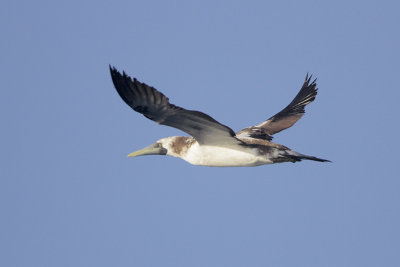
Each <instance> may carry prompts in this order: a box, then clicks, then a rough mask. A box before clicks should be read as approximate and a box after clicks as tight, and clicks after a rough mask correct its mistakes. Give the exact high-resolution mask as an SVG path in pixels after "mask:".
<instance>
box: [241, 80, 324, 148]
mask: <svg viewBox="0 0 400 267" xmlns="http://www.w3.org/2000/svg"><path fill="white" fill-rule="evenodd" d="M311 77H312V75H310V77H308V74H307V76H306V79H305V81H304V84H303V86H302V87H301V89H300V92H299V93H298V94H297V95H296V97H295V98H294V99H293V101H292V102H291V103H290V104H289V105H288V106H287V107H285V108H284V109H282V110H281V111H280V112H278V113H276V114H275V115H274V116H272V117H271V118H269V119H268V120H266V121H264V122H262V123H260V124H258V125H255V126H251V127H248V128H245V129H243V130H240V131H239V132H237V133H236V136H237V137H238V138H256V139H264V140H269V141H270V140H272V135H273V134H275V133H278V132H280V131H282V130H285V129H287V128H289V127H291V126H292V125H293V124H295V123H296V122H297V121H298V120H299V119H300V118H301V117H302V116H303V115H304V112H305V110H304V107H305V106H306V105H308V104H309V103H311V102H312V101H314V99H315V96H316V95H317V90H318V89H317V84H316V80H317V79H315V80H314V81H313V82H311ZM310 82H311V83H310Z"/></svg>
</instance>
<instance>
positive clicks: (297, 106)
mask: <svg viewBox="0 0 400 267" xmlns="http://www.w3.org/2000/svg"><path fill="white" fill-rule="evenodd" d="M110 71H111V76H112V79H113V83H114V86H115V88H116V89H117V91H118V93H119V95H120V96H121V98H122V99H123V100H124V101H125V102H126V103H127V104H128V105H129V106H130V107H132V108H133V109H134V110H135V111H137V112H139V113H142V114H143V115H144V116H146V117H147V118H149V119H151V120H154V121H156V122H157V123H159V124H163V125H168V126H172V127H175V128H178V129H180V130H182V131H184V132H187V133H189V134H190V135H192V136H191V137H187V136H173V137H166V138H162V139H160V140H158V141H157V142H156V143H154V144H152V145H150V146H148V147H146V148H144V149H142V150H139V151H136V152H133V153H131V154H129V155H128V156H141V155H169V156H173V157H179V158H182V159H183V160H185V161H187V162H189V163H191V164H193V165H201V166H214V167H244V166H259V165H264V164H272V163H280V162H296V161H301V160H302V159H308V160H314V161H321V162H323V161H328V160H324V159H320V158H317V157H313V156H307V155H303V154H300V153H298V152H295V151H293V150H291V149H289V148H287V147H285V146H283V145H280V144H276V143H273V142H271V140H272V135H273V134H275V133H277V132H279V131H281V130H284V129H286V128H288V127H290V126H292V125H293V124H294V123H295V122H296V121H297V120H299V119H300V118H301V116H302V115H303V114H304V107H305V106H306V105H307V104H308V103H310V102H312V101H313V100H314V99H315V96H316V94H317V89H316V83H315V81H313V82H312V83H311V84H310V80H311V77H310V78H308V76H307V77H306V81H305V82H304V84H303V87H302V88H301V90H300V92H299V93H298V94H297V96H296V97H295V98H294V99H293V101H292V102H291V103H290V104H289V105H288V106H287V107H286V108H284V109H283V110H282V111H280V112H278V113H277V114H275V115H274V116H272V117H271V118H269V119H268V120H266V121H265V122H262V123H260V124H258V125H255V126H251V127H248V128H245V129H243V130H241V131H239V132H237V133H236V134H235V133H234V132H233V131H232V129H230V128H229V127H227V126H225V125H223V124H221V123H219V122H217V121H216V120H214V119H213V118H211V117H210V116H208V115H207V114H204V113H202V112H199V111H192V110H186V109H183V108H181V107H178V106H175V105H172V104H170V103H169V99H168V98H167V97H166V96H164V95H163V94H162V93H160V92H159V91H157V90H156V89H155V88H153V87H150V86H148V85H146V84H144V83H141V82H139V81H137V80H136V79H133V80H132V79H131V78H130V77H129V76H128V75H126V74H125V73H123V74H122V75H121V74H120V73H119V72H118V71H117V70H116V69H115V68H111V67H110Z"/></svg>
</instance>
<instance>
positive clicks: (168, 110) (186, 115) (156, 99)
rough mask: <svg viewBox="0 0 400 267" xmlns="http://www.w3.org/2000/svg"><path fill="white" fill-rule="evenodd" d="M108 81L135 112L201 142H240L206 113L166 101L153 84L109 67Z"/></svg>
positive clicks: (226, 128) (229, 129) (223, 143)
mask: <svg viewBox="0 0 400 267" xmlns="http://www.w3.org/2000/svg"><path fill="white" fill-rule="evenodd" d="M110 72H111V77H112V81H113V83H114V86H115V88H116V89H117V91H118V94H119V95H120V96H121V98H122V99H123V100H124V101H125V103H126V104H128V105H129V106H130V107H131V108H133V109H134V110H135V111H137V112H139V113H142V114H143V115H144V116H145V117H147V118H149V119H151V120H153V121H155V122H157V123H159V124H163V125H168V126H171V127H174V128H178V129H180V130H182V131H184V132H186V133H188V134H190V135H191V136H193V137H194V138H195V139H196V140H197V142H199V144H201V145H220V146H221V145H222V146H229V145H232V144H239V143H242V142H241V141H240V140H238V139H236V138H235V137H234V136H235V133H234V131H232V129H231V128H229V127H227V126H225V125H223V124H221V123H219V122H217V121H216V120H214V119H213V118H211V117H210V116H208V115H207V114H204V113H202V112H199V111H194V110H186V109H184V108H181V107H178V106H175V105H173V104H170V103H169V99H168V97H166V96H165V95H163V94H162V93H161V92H159V91H158V90H157V89H155V88H154V87H151V86H148V85H146V84H144V83H141V82H139V81H138V80H136V79H133V80H132V78H131V77H129V76H128V75H126V74H125V72H123V74H121V73H119V72H118V70H117V69H116V68H112V67H111V66H110Z"/></svg>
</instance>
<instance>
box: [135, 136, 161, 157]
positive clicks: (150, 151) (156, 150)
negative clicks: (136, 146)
mask: <svg viewBox="0 0 400 267" xmlns="http://www.w3.org/2000/svg"><path fill="white" fill-rule="evenodd" d="M161 141H162V140H158V141H157V142H155V143H154V144H151V145H149V146H147V147H145V148H143V149H140V150H138V151H135V152H132V153H130V154H129V155H128V157H137V156H146V155H167V152H168V150H167V148H165V147H164V146H163V142H161Z"/></svg>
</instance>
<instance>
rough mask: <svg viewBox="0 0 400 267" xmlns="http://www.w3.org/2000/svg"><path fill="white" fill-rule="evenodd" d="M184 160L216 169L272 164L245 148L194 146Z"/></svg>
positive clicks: (184, 156) (183, 156) (252, 150)
mask: <svg viewBox="0 0 400 267" xmlns="http://www.w3.org/2000/svg"><path fill="white" fill-rule="evenodd" d="M182 159H184V160H186V161H187V162H189V163H191V164H193V165H202V166H214V167H235V166H237V167H239V166H258V165H263V164H270V163H272V161H271V160H268V159H267V158H266V157H265V156H264V157H263V156H259V155H258V153H257V151H256V150H255V149H251V148H245V147H235V148H225V147H217V146H200V145H199V144H197V143H196V144H193V146H191V147H190V148H189V150H188V151H187V153H186V154H185V155H182Z"/></svg>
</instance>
